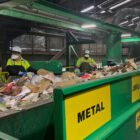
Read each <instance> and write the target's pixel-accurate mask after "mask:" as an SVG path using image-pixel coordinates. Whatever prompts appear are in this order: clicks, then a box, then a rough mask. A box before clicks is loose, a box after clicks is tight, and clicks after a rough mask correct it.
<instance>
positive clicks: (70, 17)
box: [0, 0, 140, 67]
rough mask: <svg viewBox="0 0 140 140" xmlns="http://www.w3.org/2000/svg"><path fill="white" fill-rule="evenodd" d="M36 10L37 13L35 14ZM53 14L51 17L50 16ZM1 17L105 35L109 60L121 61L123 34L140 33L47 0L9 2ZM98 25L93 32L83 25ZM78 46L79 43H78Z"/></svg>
mask: <svg viewBox="0 0 140 140" xmlns="http://www.w3.org/2000/svg"><path fill="white" fill-rule="evenodd" d="M19 5H24V6H26V7H27V8H29V9H30V10H24V9H22V10H21V9H18V8H17V6H19ZM34 9H35V10H36V11H37V12H34ZM39 11H43V12H45V13H46V15H42V14H40V13H39ZM50 14H51V16H50ZM0 15H5V16H10V17H15V18H20V19H25V20H30V21H35V22H39V23H44V24H48V25H51V26H59V27H63V28H69V29H74V30H78V31H83V32H90V33H94V34H98V35H100V34H104V35H106V36H107V37H108V38H107V42H106V45H107V51H106V58H107V60H115V61H120V59H121V55H120V54H121V43H120V42H121V38H120V34H122V33H131V34H132V35H134V36H137V37H139V36H140V33H137V32H135V31H132V30H128V29H124V28H121V27H118V26H115V25H111V24H108V23H105V22H103V21H99V20H96V19H94V18H91V17H87V16H85V15H82V14H80V13H75V12H73V11H70V10H67V9H65V8H62V7H60V6H57V5H54V4H51V3H49V2H46V1H45V0H9V1H7V2H5V3H2V4H0ZM83 23H86V24H96V25H97V28H95V29H93V30H89V29H84V28H82V27H81V24H83ZM77 44H78V42H77ZM68 47H69V42H68V43H67V66H68V67H69V66H70V61H71V60H70V59H71V58H70V51H69V49H68ZM114 52H115V53H114Z"/></svg>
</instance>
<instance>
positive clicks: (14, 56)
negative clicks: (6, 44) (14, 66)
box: [11, 54, 19, 60]
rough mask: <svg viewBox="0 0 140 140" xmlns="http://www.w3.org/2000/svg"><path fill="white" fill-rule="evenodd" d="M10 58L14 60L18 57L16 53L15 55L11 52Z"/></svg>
mask: <svg viewBox="0 0 140 140" xmlns="http://www.w3.org/2000/svg"><path fill="white" fill-rule="evenodd" d="M11 58H12V59H13V60H16V59H18V58H19V56H18V55H15V54H12V56H11Z"/></svg>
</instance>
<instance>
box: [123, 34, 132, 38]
mask: <svg viewBox="0 0 140 140" xmlns="http://www.w3.org/2000/svg"><path fill="white" fill-rule="evenodd" d="M126 37H131V34H121V38H126Z"/></svg>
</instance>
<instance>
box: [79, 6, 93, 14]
mask: <svg viewBox="0 0 140 140" xmlns="http://www.w3.org/2000/svg"><path fill="white" fill-rule="evenodd" d="M93 8H94V5H92V6H90V7H88V8H86V9H84V10H82V11H81V13H85V12H87V11H90V10H91V9H93Z"/></svg>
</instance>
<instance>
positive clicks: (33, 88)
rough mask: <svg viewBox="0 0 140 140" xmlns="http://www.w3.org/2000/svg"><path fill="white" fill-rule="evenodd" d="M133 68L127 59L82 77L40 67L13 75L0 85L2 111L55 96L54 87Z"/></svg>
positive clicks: (0, 109) (107, 75) (74, 83)
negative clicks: (122, 62) (123, 62)
mask: <svg viewBox="0 0 140 140" xmlns="http://www.w3.org/2000/svg"><path fill="white" fill-rule="evenodd" d="M133 70H136V64H135V63H134V62H129V61H126V64H120V65H116V66H113V67H110V66H105V67H104V69H103V70H100V71H98V70H97V71H91V72H90V73H86V74H84V75H82V76H80V77H78V76H76V75H75V74H74V73H73V72H64V73H63V74H62V75H60V76H55V75H54V74H53V73H52V72H49V71H46V70H43V69H40V70H39V71H38V72H37V75H35V74H34V73H31V72H29V73H27V74H25V75H24V76H22V77H14V78H13V77H12V78H9V79H8V81H7V83H6V84H5V85H4V86H2V87H0V111H7V110H9V109H14V110H22V109H23V107H24V106H26V105H27V104H33V103H34V102H37V101H38V100H44V99H50V98H53V89H54V88H56V87H66V86H71V85H76V84H79V83H83V82H86V81H89V80H96V79H101V78H104V77H109V76H114V75H118V74H121V73H125V72H130V71H133Z"/></svg>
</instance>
